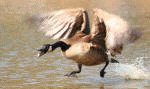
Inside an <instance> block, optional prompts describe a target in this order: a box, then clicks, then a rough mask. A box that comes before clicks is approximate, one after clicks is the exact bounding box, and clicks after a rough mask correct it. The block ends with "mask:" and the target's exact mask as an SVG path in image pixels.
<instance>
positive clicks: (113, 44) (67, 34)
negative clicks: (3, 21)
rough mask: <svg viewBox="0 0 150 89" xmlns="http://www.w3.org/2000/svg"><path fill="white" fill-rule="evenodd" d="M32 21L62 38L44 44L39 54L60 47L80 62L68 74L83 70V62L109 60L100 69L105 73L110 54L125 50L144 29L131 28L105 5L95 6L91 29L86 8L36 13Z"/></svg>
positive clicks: (101, 73)
mask: <svg viewBox="0 0 150 89" xmlns="http://www.w3.org/2000/svg"><path fill="white" fill-rule="evenodd" d="M29 21H30V22H31V24H34V25H37V26H38V28H39V30H40V31H42V32H45V33H46V35H47V36H49V37H51V38H52V39H59V41H58V42H56V43H54V44H44V45H43V47H42V48H40V49H39V50H38V51H40V52H39V54H38V56H39V57H40V56H42V55H44V54H45V53H47V52H48V51H50V52H52V51H54V50H55V49H56V48H58V47H60V48H61V51H62V55H63V56H64V57H66V58H67V59H69V60H73V61H75V62H76V63H77V64H78V69H79V70H78V71H73V72H71V73H70V74H69V75H68V76H71V75H73V74H76V73H80V72H81V68H82V65H86V66H93V65H98V64H101V63H106V64H105V66H104V68H103V69H102V70H101V71H100V76H101V77H104V74H105V72H104V70H105V68H106V67H107V65H108V64H109V60H108V56H115V55H117V54H121V52H122V49H123V45H124V44H126V43H129V42H134V41H135V40H137V39H138V38H139V37H140V33H139V32H137V31H135V30H132V29H130V26H129V25H128V23H127V22H126V21H125V20H123V19H122V18H120V17H119V16H116V15H113V14H110V13H108V12H106V11H103V10H102V9H94V10H93V22H92V28H91V30H90V28H89V20H88V14H87V12H86V11H85V10H84V9H83V8H78V9H66V10H59V11H54V12H51V13H46V14H40V15H35V16H33V17H31V18H30V19H29ZM111 60H113V62H117V61H116V60H114V59H111Z"/></svg>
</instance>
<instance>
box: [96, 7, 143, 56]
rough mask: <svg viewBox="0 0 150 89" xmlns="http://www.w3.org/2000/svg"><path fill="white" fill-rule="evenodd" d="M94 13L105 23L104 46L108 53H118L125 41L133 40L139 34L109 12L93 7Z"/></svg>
mask: <svg viewBox="0 0 150 89" xmlns="http://www.w3.org/2000/svg"><path fill="white" fill-rule="evenodd" d="M93 12H94V15H96V16H97V17H98V18H99V20H101V19H103V20H104V23H105V25H106V38H105V40H106V43H105V44H106V47H107V50H108V52H110V54H112V55H115V54H120V53H121V52H122V47H123V45H124V44H126V43H130V42H134V41H135V40H137V39H138V38H139V37H140V36H141V34H140V33H139V32H137V31H136V30H133V29H132V27H131V26H130V25H129V24H128V23H127V21H125V20H123V19H122V18H120V17H119V16H116V15H114V14H110V13H108V12H106V11H104V10H102V9H94V10H93Z"/></svg>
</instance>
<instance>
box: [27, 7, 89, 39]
mask: <svg viewBox="0 0 150 89" xmlns="http://www.w3.org/2000/svg"><path fill="white" fill-rule="evenodd" d="M87 19H88V18H87V13H86V11H85V10H84V9H82V8H78V9H65V10H59V11H54V12H51V13H46V14H39V15H35V16H33V17H31V18H30V19H29V21H30V22H31V24H34V26H37V27H38V28H39V31H42V32H45V34H46V36H49V37H51V38H52V39H67V38H70V37H72V36H73V35H74V34H75V33H76V32H77V31H83V32H84V33H86V31H85V30H86V29H87V27H88V26H87V25H88V24H87V23H88V22H87V21H88V20H87Z"/></svg>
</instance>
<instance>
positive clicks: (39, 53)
mask: <svg viewBox="0 0 150 89" xmlns="http://www.w3.org/2000/svg"><path fill="white" fill-rule="evenodd" d="M44 54H45V53H44V52H42V51H41V52H38V54H37V57H38V58H39V57H41V56H42V55H44Z"/></svg>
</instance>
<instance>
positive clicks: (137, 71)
mask: <svg viewBox="0 0 150 89" xmlns="http://www.w3.org/2000/svg"><path fill="white" fill-rule="evenodd" d="M144 58H145V57H140V58H136V59H135V63H134V64H121V63H118V64H114V67H115V68H114V69H115V70H113V71H114V72H115V73H117V74H118V75H119V76H121V77H123V78H125V79H147V80H150V72H149V71H148V69H147V68H146V67H145V66H144ZM147 58H148V57H147Z"/></svg>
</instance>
